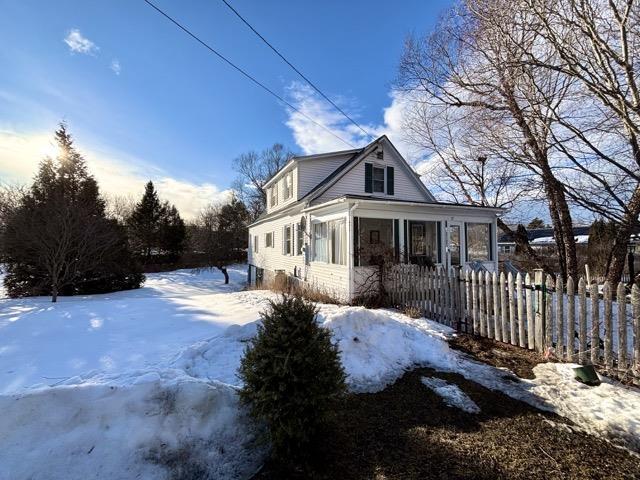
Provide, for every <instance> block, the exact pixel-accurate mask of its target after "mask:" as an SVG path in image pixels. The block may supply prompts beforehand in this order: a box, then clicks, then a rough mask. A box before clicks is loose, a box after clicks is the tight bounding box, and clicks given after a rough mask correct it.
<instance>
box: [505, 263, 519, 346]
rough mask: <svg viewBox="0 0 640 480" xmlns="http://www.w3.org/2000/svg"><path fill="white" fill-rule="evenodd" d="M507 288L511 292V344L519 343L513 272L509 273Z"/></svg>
mask: <svg viewBox="0 0 640 480" xmlns="http://www.w3.org/2000/svg"><path fill="white" fill-rule="evenodd" d="M507 290H508V292H509V338H510V339H511V345H517V344H518V339H517V338H516V336H517V330H516V301H515V300H516V299H515V297H514V296H513V274H512V273H511V272H509V275H507Z"/></svg>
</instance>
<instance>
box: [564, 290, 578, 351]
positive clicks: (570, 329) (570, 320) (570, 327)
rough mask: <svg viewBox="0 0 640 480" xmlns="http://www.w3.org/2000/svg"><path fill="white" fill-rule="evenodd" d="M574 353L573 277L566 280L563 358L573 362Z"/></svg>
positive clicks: (574, 313)
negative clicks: (565, 342) (565, 349)
mask: <svg viewBox="0 0 640 480" xmlns="http://www.w3.org/2000/svg"><path fill="white" fill-rule="evenodd" d="M575 351H576V297H575V287H574V284H573V277H569V278H567V354H566V355H565V358H566V359H567V360H569V361H571V362H572V361H573V355H574V353H575Z"/></svg>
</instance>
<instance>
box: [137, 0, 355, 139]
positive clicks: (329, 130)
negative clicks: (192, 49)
mask: <svg viewBox="0 0 640 480" xmlns="http://www.w3.org/2000/svg"><path fill="white" fill-rule="evenodd" d="M144 2H145V3H146V4H147V5H149V6H150V7H151V8H153V9H154V10H156V11H157V12H158V13H160V14H161V15H162V16H163V17H165V18H166V19H167V20H169V21H170V22H171V23H173V24H174V25H175V26H177V27H178V28H179V29H180V30H182V31H183V32H185V33H186V34H187V35H189V36H190V37H191V38H193V39H194V40H195V41H196V42H198V43H199V44H200V45H202V46H203V47H205V48H206V49H207V50H209V51H210V52H211V53H213V54H214V55H216V56H217V57H218V58H220V59H221V60H222V61H224V62H225V63H227V64H228V65H229V66H231V67H232V68H234V69H235V70H237V71H238V72H240V73H241V74H242V75H244V76H245V77H246V78H248V79H249V80H251V81H252V82H253V83H255V84H256V85H258V86H259V87H260V88H262V89H263V90H264V91H266V92H267V93H269V94H270V95H272V96H274V97H275V98H277V99H278V100H279V101H280V102H282V103H284V104H285V105H286V106H288V107H289V108H291V109H292V110H294V111H296V112H298V113H299V114H300V115H302V116H303V117H304V118H306V119H307V120H309V121H310V122H311V123H313V124H314V125H316V126H318V127H320V128H322V129H323V130H326V131H327V132H329V133H330V134H331V135H333V136H334V137H335V138H337V139H338V140H340V141H341V142H343V143H345V144H347V145H349V146H350V147H351V148H356V146H355V145H353V144H351V143H350V142H348V141H347V140H345V139H344V138H342V137H340V136H339V135H338V134H336V133H335V132H333V131H332V130H331V129H330V128H328V127H326V126H325V125H323V124H322V123H320V122H318V121H317V120H315V119H313V118H311V117H310V116H309V115H307V114H306V113H304V112H303V111H301V110H300V109H299V108H297V107H295V106H293V105H292V104H291V103H290V102H288V101H287V100H285V99H284V98H283V97H282V96H280V95H278V94H277V93H276V92H274V91H273V90H271V89H270V88H269V87H267V86H266V85H265V84H264V83H262V82H260V81H259V80H257V79H256V78H254V77H253V76H252V75H251V74H249V73H248V72H246V71H245V70H243V69H242V68H241V67H239V66H238V65H236V64H235V63H233V62H232V61H231V60H229V59H228V58H227V57H225V56H224V55H222V54H221V53H220V52H218V51H217V50H216V49H215V48H213V47H212V46H211V45H209V44H208V43H206V42H205V41H204V40H202V39H201V38H200V37H198V36H197V35H196V34H195V33H193V32H191V30H189V29H188V28H187V27H185V26H184V25H182V24H181V23H180V22H178V21H177V20H175V19H174V18H173V17H171V16H170V15H169V14H167V13H166V12H164V11H163V10H162V9H160V8H159V7H157V6H156V5H155V4H154V3H153V2H151V1H150V0H144Z"/></svg>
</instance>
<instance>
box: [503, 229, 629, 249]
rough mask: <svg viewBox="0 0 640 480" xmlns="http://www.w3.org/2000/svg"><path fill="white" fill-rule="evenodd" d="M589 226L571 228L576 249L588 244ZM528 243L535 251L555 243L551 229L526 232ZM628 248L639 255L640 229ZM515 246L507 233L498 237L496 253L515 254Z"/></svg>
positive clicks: (551, 246)
mask: <svg viewBox="0 0 640 480" xmlns="http://www.w3.org/2000/svg"><path fill="white" fill-rule="evenodd" d="M590 228H591V227H590V226H581V227H573V235H574V238H575V240H576V244H577V246H578V247H580V246H585V247H586V245H587V243H588V242H589V229H590ZM527 237H528V238H529V243H530V244H531V246H532V247H533V248H535V249H548V248H550V249H555V248H556V242H555V238H554V236H553V228H532V229H530V230H527ZM629 241H630V248H631V250H632V251H634V252H636V253H640V229H637V231H636V232H634V233H633V234H632V235H631V237H630V239H629ZM515 248H516V244H515V242H514V240H513V236H511V235H510V234H507V233H501V234H499V235H498V253H499V254H510V253H515Z"/></svg>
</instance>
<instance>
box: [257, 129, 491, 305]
mask: <svg viewBox="0 0 640 480" xmlns="http://www.w3.org/2000/svg"><path fill="white" fill-rule="evenodd" d="M264 189H265V193H266V195H267V200H268V205H267V210H266V212H265V213H264V214H263V215H262V216H261V217H259V218H258V219H257V220H256V221H255V222H254V223H253V224H252V225H250V226H249V256H248V261H249V280H250V282H251V283H256V282H258V283H259V282H261V281H262V280H268V279H270V278H272V277H273V276H274V274H275V273H276V272H284V273H285V274H286V275H294V276H296V277H298V278H300V279H301V280H303V281H306V282H309V283H311V284H312V285H315V286H318V287H320V288H323V289H325V290H328V291H330V292H333V293H334V294H336V295H339V296H341V297H343V298H347V299H348V298H351V297H353V295H355V294H356V293H357V288H358V280H357V279H358V275H359V272H360V273H361V272H362V271H363V270H366V269H367V268H370V267H369V259H368V258H367V253H366V252H367V251H368V249H373V248H381V247H382V248H388V249H389V251H391V252H393V255H394V257H395V261H397V262H398V263H412V264H420V265H434V266H440V267H444V268H451V267H463V268H464V267H465V266H469V265H474V266H475V267H476V268H477V267H478V266H481V267H482V268H486V269H487V270H490V271H493V270H495V269H497V256H498V255H497V237H496V217H497V215H498V214H499V213H500V212H501V210H500V209H496V208H489V207H476V206H472V205H463V204H451V203H442V202H438V201H436V200H435V198H434V196H433V195H432V194H431V192H430V191H429V190H428V189H427V188H426V187H425V185H424V184H423V183H422V181H421V180H420V177H419V175H418V174H417V173H416V172H415V171H414V170H413V169H412V168H411V167H410V166H409V164H408V163H407V162H406V160H405V159H404V158H403V157H402V155H400V153H399V152H398V150H397V149H396V148H395V147H394V146H393V144H392V143H391V142H390V141H389V139H388V138H387V137H386V136H382V137H380V138H378V139H377V140H375V141H374V142H372V143H370V144H369V145H367V146H366V147H364V148H358V149H353V150H345V151H338V152H330V153H323V154H317V155H308V156H301V157H295V158H293V159H292V160H291V161H290V162H289V163H287V164H286V165H285V166H284V167H282V169H280V171H279V172H277V173H276V174H275V176H274V177H273V178H271V180H269V182H267V183H266V184H265V186H264Z"/></svg>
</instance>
